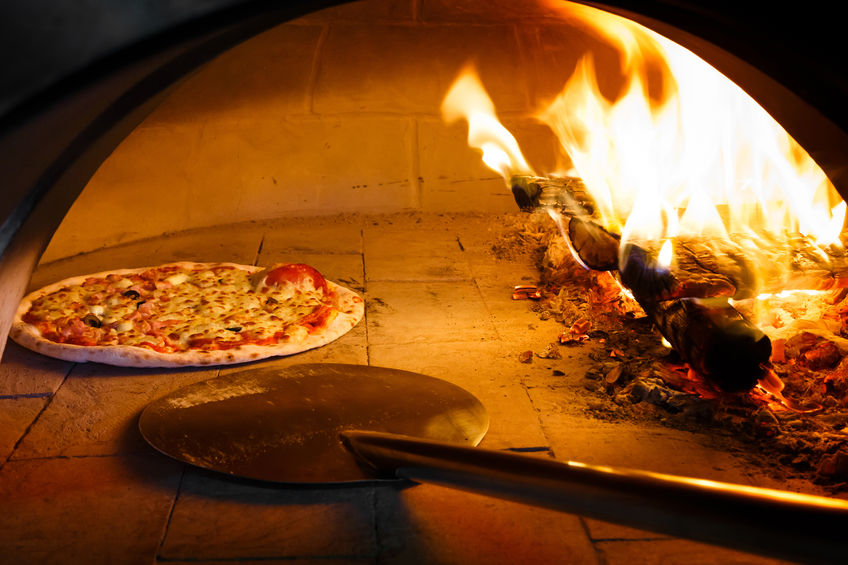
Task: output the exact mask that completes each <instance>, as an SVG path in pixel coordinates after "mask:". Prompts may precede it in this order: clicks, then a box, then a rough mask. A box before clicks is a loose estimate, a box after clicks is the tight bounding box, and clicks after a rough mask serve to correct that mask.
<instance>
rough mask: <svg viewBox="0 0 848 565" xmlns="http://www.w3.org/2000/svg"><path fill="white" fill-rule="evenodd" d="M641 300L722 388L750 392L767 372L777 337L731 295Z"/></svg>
mask: <svg viewBox="0 0 848 565" xmlns="http://www.w3.org/2000/svg"><path fill="white" fill-rule="evenodd" d="M640 304H641V305H642V307H643V308H645V311H646V312H647V314H648V315H649V316H650V317H651V319H652V320H653V321H654V323H655V324H656V325H657V327H658V328H659V330H660V333H661V334H662V335H663V336H665V338H666V339H667V340H668V341H669V343H671V346H672V347H673V348H674V350H675V351H677V352H678V354H679V355H680V357H681V358H682V359H683V360H684V361H686V362H687V363H689V366H690V367H692V369H694V370H695V371H696V372H697V373H698V374H700V375H701V376H703V377H705V378H707V379H709V380H710V381H712V382H713V383H715V384H716V385H718V386H719V387H720V388H721V389H722V390H724V391H727V392H743V391H747V390H750V389H751V388H753V387H754V385H756V384H757V381H758V380H760V379H761V378H763V376H764V375H765V372H766V369H765V367H764V366H765V364H766V363H768V361H769V358H770V357H771V341H770V340H769V338H768V336H766V335H765V334H764V333H763V332H762V331H761V330H760V329H759V328H757V327H756V326H755V325H753V324H752V323H751V322H749V321H748V320H747V319H746V318H745V317H744V316H743V315H742V314H740V313H739V312H738V311H737V310H736V309H735V308H733V306H731V305H730V304H729V303H728V301H727V299H725V298H704V299H701V298H680V299H678V300H667V301H664V302H640Z"/></svg>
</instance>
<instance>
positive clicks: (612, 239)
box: [568, 216, 848, 300]
mask: <svg viewBox="0 0 848 565" xmlns="http://www.w3.org/2000/svg"><path fill="white" fill-rule="evenodd" d="M568 237H569V239H570V243H571V246H572V249H573V250H574V252H575V253H576V254H577V255H578V257H579V259H580V260H581V262H583V264H584V265H585V266H587V267H588V268H590V269H595V270H602V271H610V270H615V269H617V268H618V261H619V257H618V255H619V245H620V237H619V236H618V235H616V234H612V233H610V232H608V231H607V230H605V229H604V228H603V227H601V226H600V225H598V224H597V223H595V222H593V221H592V220H589V219H586V218H585V217H582V218H581V217H577V216H575V217H572V218H570V220H569V222H568ZM673 243H674V256H673V258H672V261H671V267H670V268H668V269H667V270H666V272H665V274H664V276H663V277H661V278H658V277H657V276H656V275H655V274H652V275H651V279H650V281H651V284H654V285H655V287H654V288H653V289H652V290H653V292H654V293H656V294H655V299H656V300H671V299H674V298H688V297H694V298H715V297H719V296H726V297H731V298H734V299H736V300H743V299H745V298H752V297H754V296H757V295H758V294H763V293H768V294H775V293H778V292H781V291H785V290H832V289H838V288H845V287H848V255H846V251H845V249H844V248H841V247H837V246H829V247H825V248H821V247H818V246H816V245H815V244H814V243H813V241H812V240H811V239H810V238H808V237H804V236H802V235H795V236H792V237H788V238H785V239H782V240H779V239H777V238H771V239H769V240H767V241H766V242H762V241H760V242H755V241H753V240H752V239H750V238H746V237H745V236H740V237H738V238H735V239H734V240H733V241H731V240H729V239H721V240H717V241H708V240H705V239H698V238H694V237H679V238H674V239H673ZM628 246H629V247H628V255H629V256H631V255H632V256H633V257H632V259H633V260H636V261H637V262H638V261H640V260H642V261H644V260H645V258H647V257H649V256H656V255H657V254H658V251H659V246H658V245H657V244H656V243H654V242H639V241H635V242H630V243H628ZM746 249H757V253H759V254H766V255H768V256H769V257H772V260H770V261H769V260H763V261H760V262H759V263H760V264H759V269H756V268H754V266H753V265H752V264H751V262H750V260H749V259H748V255H749V253H748V252H747V251H746ZM629 256H628V257H625V258H624V260H625V261H629V260H631V257H629ZM787 257H788V258H789V259H788V261H787ZM787 263H788V264H787ZM758 271H759V276H756V275H755V273H757V272H758ZM633 284H636V285H637V286H639V285H641V284H644V283H640V282H639V281H638V280H634V281H633ZM628 286H629V285H628Z"/></svg>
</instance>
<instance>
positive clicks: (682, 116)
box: [442, 2, 846, 272]
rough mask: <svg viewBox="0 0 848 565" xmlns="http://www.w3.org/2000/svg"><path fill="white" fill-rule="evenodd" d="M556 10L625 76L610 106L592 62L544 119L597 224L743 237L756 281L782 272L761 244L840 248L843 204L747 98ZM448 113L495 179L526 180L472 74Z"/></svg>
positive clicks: (618, 32)
mask: <svg viewBox="0 0 848 565" xmlns="http://www.w3.org/2000/svg"><path fill="white" fill-rule="evenodd" d="M556 6H558V7H559V8H560V9H561V10H563V11H564V12H567V13H568V15H570V16H571V17H572V18H576V19H577V20H578V21H579V22H581V23H582V24H584V25H588V26H589V27H590V28H591V29H593V30H594V31H595V32H596V33H598V34H600V35H601V36H603V37H605V38H606V39H607V40H608V41H609V42H610V43H612V44H613V45H615V46H617V47H618V49H619V52H620V55H621V59H622V61H623V67H624V69H625V73H626V75H627V81H626V86H625V88H624V89H623V91H622V92H623V94H621V95H620V96H619V97H618V98H617V99H616V100H614V101H610V100H608V99H607V98H605V96H604V95H603V94H602V92H601V90H600V88H599V85H598V80H597V74H596V72H595V64H594V60H593V58H592V56H591V54H589V55H587V56H585V57H584V58H583V59H582V60H581V61H580V63H579V64H578V65H577V68H576V69H575V71H574V73H573V74H572V75H571V77H570V78H569V79H568V81H567V82H566V84H565V87H564V89H563V91H562V92H561V93H560V94H559V95H558V96H557V97H556V98H555V99H554V100H553V101H552V102H550V103H549V104H548V105H547V107H546V108H544V109H543V110H542V111H540V112H539V113H538V116H537V117H538V118H539V119H540V120H541V121H543V122H544V123H546V124H548V125H549V126H550V128H551V129H552V130H553V131H554V133H556V135H557V137H558V138H559V141H560V145H561V147H562V149H563V151H564V152H565V153H567V155H568V156H569V158H570V159H571V162H572V164H573V167H574V169H575V170H576V172H577V174H578V175H579V176H580V177H581V178H582V180H583V182H584V184H585V185H586V187H587V189H588V190H589V192H590V193H591V194H592V197H593V199H594V200H595V204H596V208H597V210H598V213H599V215H600V219H599V221H600V222H601V223H602V224H603V225H604V227H606V228H607V229H609V230H610V231H614V232H617V233H620V234H621V236H622V242H623V243H625V242H627V241H629V240H634V239H639V240H650V241H654V242H657V243H661V242H663V241H665V240H669V241H670V240H671V239H673V238H675V237H679V236H689V235H699V236H701V237H702V238H703V239H704V240H705V241H720V240H722V239H733V238H734V234H745V235H746V236H748V237H745V238H743V239H744V243H740V244H741V245H746V246H747V247H745V253H746V255H747V256H748V258H749V259H750V264H751V265H752V266H753V267H754V268H755V269H756V270H757V271H758V272H767V271H768V272H771V271H773V270H774V268H775V266H774V264H773V257H768V256H767V255H766V254H763V253H760V252H759V249H758V248H759V247H763V246H764V245H766V244H765V243H762V241H764V240H758V239H757V237H758V236H765V235H768V236H769V237H771V238H782V237H786V236H787V235H788V234H792V233H802V234H805V235H808V236H811V237H814V238H815V240H816V241H817V242H818V243H819V244H820V245H823V246H824V245H841V243H840V239H839V236H840V235H841V232H842V228H843V224H844V221H845V213H846V206H845V203H844V202H842V200H841V198H840V197H839V196H838V194H837V193H836V190H835V189H834V187H833V186H832V184H831V183H830V182H829V181H828V179H827V177H826V176H825V174H824V172H823V171H822V170H821V169H820V168H819V167H818V166H817V165H816V163H815V162H814V161H813V160H812V158H811V157H810V156H809V155H808V154H807V153H806V152H805V151H804V150H803V149H802V148H801V147H800V146H799V145H798V144H797V142H795V140H794V139H792V138H791V137H790V136H789V134H788V133H786V131H785V130H783V129H782V128H781V127H780V125H779V124H778V123H777V122H776V121H775V120H774V119H773V118H772V117H771V116H770V115H769V114H768V113H767V112H766V111H765V110H764V109H763V108H762V107H761V106H759V105H758V104H757V103H756V102H755V101H754V100H753V99H752V98H751V97H750V96H748V95H747V94H746V93H745V92H744V91H742V89H740V88H739V87H738V86H736V85H735V84H734V83H733V82H732V81H730V80H729V79H728V78H727V77H725V76H724V75H722V74H721V73H720V72H719V71H717V70H716V69H715V68H713V67H711V66H710V65H709V64H707V63H706V62H705V61H704V60H702V59H700V58H699V57H697V56H696V55H695V54H693V53H692V52H690V51H688V50H687V49H685V48H683V47H681V46H680V45H678V44H676V43H674V42H672V41H670V40H668V39H666V38H664V37H662V36H660V35H658V34H656V33H654V32H653V31H651V30H649V29H647V28H645V27H643V26H641V25H639V24H637V23H635V22H632V21H629V20H626V19H624V18H621V17H619V16H616V15H613V14H609V13H606V12H602V11H600V10H597V9H594V8H590V7H587V6H581V5H577V4H570V3H560V2H558V3H556ZM649 69H652V70H650V71H649ZM657 69H659V72H660V73H662V80H661V83H662V88H660V89H657V88H656V87H655V83H656V74H657V72H658V71H657ZM652 80H653V82H652ZM649 87H650V88H649ZM658 91H659V92H660V94H657V92H658ZM442 110H443V113H444V116H445V118H446V119H447V120H449V121H454V120H457V119H460V118H462V117H464V118H466V119H467V120H468V122H469V143H470V144H471V145H472V146H474V147H478V148H480V149H481V150H482V151H483V152H484V160H485V161H486V163H487V164H489V166H490V167H491V168H493V169H495V170H497V171H498V172H500V173H501V174H502V175H503V176H504V177H505V178H507V179H509V177H510V175H515V174H529V171H530V168H529V166H528V165H527V162H526V161H525V160H524V157H523V156H522V155H521V151H520V149H519V148H518V145H517V143H516V142H515V139H514V138H513V137H512V136H511V135H510V134H509V132H507V131H506V129H505V128H504V127H503V126H502V125H501V124H500V123H499V122H498V121H497V118H496V116H495V109H494V105H493V104H492V102H491V100H489V98H488V96H487V95H486V93H485V90H483V87H482V85H481V84H480V82H479V79H477V78H476V75H475V74H474V72H473V70H472V69H469V68H466V69H465V70H464V71H463V73H462V74H461V75H460V77H459V78H458V79H457V81H456V83H455V84H454V86H453V87H452V88H451V90H450V92H449V93H448V95H447V97H446V98H445V102H444V104H443V107H442ZM622 248H625V246H622ZM823 256H824V255H823ZM787 260H789V257H787ZM758 261H759V263H758Z"/></svg>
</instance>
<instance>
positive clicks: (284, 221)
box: [262, 215, 362, 255]
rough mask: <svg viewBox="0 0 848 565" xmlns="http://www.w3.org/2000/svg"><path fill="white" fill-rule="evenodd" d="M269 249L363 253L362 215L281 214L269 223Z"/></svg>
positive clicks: (266, 248) (266, 241) (265, 247)
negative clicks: (286, 216) (295, 215)
mask: <svg viewBox="0 0 848 565" xmlns="http://www.w3.org/2000/svg"><path fill="white" fill-rule="evenodd" d="M264 225H265V228H266V229H265V238H264V240H263V244H262V251H263V255H265V254H266V253H283V252H306V253H315V254H322V253H332V254H358V253H362V241H361V240H362V217H360V216H357V215H337V216H315V217H308V218H281V219H278V220H270V221H268V222H266V223H265V224H264Z"/></svg>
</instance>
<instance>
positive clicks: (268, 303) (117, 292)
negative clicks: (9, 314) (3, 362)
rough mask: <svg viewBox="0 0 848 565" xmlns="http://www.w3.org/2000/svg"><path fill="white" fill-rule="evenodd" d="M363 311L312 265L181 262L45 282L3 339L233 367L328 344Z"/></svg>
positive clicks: (101, 354)
mask: <svg viewBox="0 0 848 565" xmlns="http://www.w3.org/2000/svg"><path fill="white" fill-rule="evenodd" d="M363 311H364V305H363V302H362V298H360V297H359V296H358V295H357V294H356V293H354V292H353V291H351V290H349V289H347V288H345V287H343V286H340V285H338V284H335V283H333V282H331V281H328V280H325V279H324V277H323V276H322V275H321V273H319V272H318V271H317V270H316V269H314V268H313V267H310V266H309V265H304V264H300V263H284V264H277V265H273V266H271V267H268V268H262V267H255V266H251V265H238V264H235V263H192V262H179V263H169V264H166V265H160V266H156V267H147V268H140V269H122V270H114V271H105V272H102V273H96V274H93V275H86V276H80V277H73V278H69V279H65V280H63V281H59V282H57V283H54V284H51V285H49V286H46V287H44V288H42V289H40V290H37V291H35V292H33V293H31V294H29V295H28V296H26V297H25V298H24V299H23V300H22V301H21V304H20V306H19V308H18V310H17V313H16V315H15V319H14V321H13V325H12V329H11V330H10V332H9V335H10V337H11V338H12V339H13V340H14V341H16V342H17V343H19V344H21V345H23V346H24V347H27V348H29V349H32V350H34V351H37V352H39V353H43V354H45V355H48V356H50V357H57V358H59V359H65V360H67V361H77V362H85V361H96V362H100V363H109V364H112V365H121V366H127V367H177V366H191V365H213V364H232V363H242V362H246V361H253V360H256V359H263V358H267V357H273V356H277V355H291V354H293V353H299V352H301V351H305V350H308V349H312V348H315V347H319V346H322V345H325V344H327V343H329V342H331V341H333V340H335V339H337V338H338V337H340V336H342V335H344V334H345V333H347V332H348V331H349V330H350V329H351V328H352V327H353V326H355V325H356V324H357V323H358V322H359V320H360V319H362V316H363Z"/></svg>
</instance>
